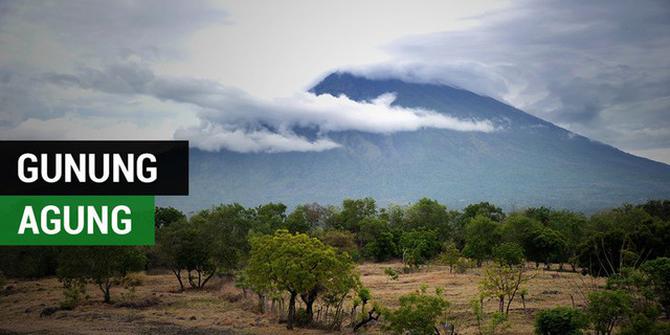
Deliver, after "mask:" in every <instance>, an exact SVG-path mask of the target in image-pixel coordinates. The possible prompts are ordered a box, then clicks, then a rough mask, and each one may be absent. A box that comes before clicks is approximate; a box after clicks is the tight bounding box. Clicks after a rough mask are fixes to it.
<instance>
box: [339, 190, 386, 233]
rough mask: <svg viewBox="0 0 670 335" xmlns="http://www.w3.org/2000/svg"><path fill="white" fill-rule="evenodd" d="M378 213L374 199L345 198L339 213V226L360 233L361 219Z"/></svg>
mask: <svg viewBox="0 0 670 335" xmlns="http://www.w3.org/2000/svg"><path fill="white" fill-rule="evenodd" d="M376 215H377V204H376V203H375V200H374V199H372V198H363V199H344V201H342V211H341V212H340V213H339V214H338V215H337V222H338V223H337V224H338V227H337V228H339V229H344V230H348V231H350V232H354V233H358V232H359V231H360V228H361V221H362V220H363V219H365V218H368V217H374V216H376Z"/></svg>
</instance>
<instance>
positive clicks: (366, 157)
mask: <svg viewBox="0 0 670 335" xmlns="http://www.w3.org/2000/svg"><path fill="white" fill-rule="evenodd" d="M311 91H312V92H313V93H315V94H332V95H340V94H344V95H346V96H348V97H349V98H351V99H353V100H357V101H362V100H371V99H374V98H376V97H377V96H379V95H381V94H383V93H387V92H395V93H396V96H397V98H396V100H395V101H394V104H396V105H400V106H405V107H422V108H426V109H430V110H434V111H437V112H440V113H446V114H448V115H451V116H454V117H458V118H468V119H471V118H472V119H480V120H481V119H489V120H493V121H494V122H495V123H496V124H498V125H502V126H501V127H500V129H499V130H498V131H495V132H491V133H482V132H458V131H453V130H445V129H422V130H418V131H412V132H397V133H393V134H372V133H364V132H357V131H343V132H336V133H330V134H329V137H330V138H331V139H333V140H334V141H336V142H338V143H340V144H341V145H342V147H341V148H338V149H333V150H327V151H323V152H289V153H236V152H228V151H223V152H218V153H217V152H205V151H201V150H197V149H192V150H191V156H190V196H188V197H160V198H158V200H157V203H158V204H159V205H163V206H167V205H170V206H175V207H177V208H180V209H183V210H186V211H193V210H197V209H202V208H207V207H210V206H212V205H214V204H218V203H230V202H239V203H242V204H244V205H247V206H252V205H258V204H261V203H267V202H283V203H285V204H287V205H289V206H295V205H297V204H301V203H308V202H318V203H321V204H338V203H340V202H341V201H342V199H344V198H347V197H350V198H357V197H366V196H371V197H373V198H375V199H376V200H377V201H378V203H379V204H381V205H386V204H389V203H396V204H407V203H408V202H413V201H416V200H418V199H419V198H421V197H430V198H434V199H437V200H439V201H440V202H442V203H444V204H446V205H447V206H448V207H450V208H461V207H463V206H466V205H467V204H470V203H474V202H479V201H491V202H494V203H496V204H498V205H500V206H502V207H503V208H505V209H508V210H510V209H514V208H522V207H528V206H539V205H544V206H551V207H554V208H568V209H574V210H580V211H585V212H593V211H596V210H598V209H602V208H607V207H612V206H618V205H620V204H622V203H624V202H633V203H637V202H643V201H646V200H648V199H652V198H669V197H670V166H668V165H666V164H662V163H659V162H655V161H652V160H648V159H645V158H641V157H637V156H633V155H630V154H628V153H625V152H623V151H620V150H618V149H616V148H614V147H612V146H609V145H606V144H602V143H599V142H596V141H592V140H590V139H588V138H586V137H583V136H580V135H576V134H574V133H571V132H570V131H567V130H565V129H563V128H560V127H558V126H555V125H554V124H552V123H550V122H547V121H544V120H541V119H539V118H537V117H534V116H532V115H530V114H527V113H525V112H523V111H521V110H519V109H516V108H514V107H512V106H509V105H507V104H504V103H502V102H500V101H497V100H495V99H492V98H490V97H485V96H481V95H477V94H475V93H472V92H469V91H466V90H462V89H458V88H454V87H449V86H445V85H435V84H417V83H408V82H403V81H401V80H397V79H367V78H363V77H359V76H355V75H352V74H349V73H333V74H331V75H329V76H328V77H326V78H325V79H323V81H321V82H320V83H319V84H317V85H316V86H315V87H314V88H312V90H311ZM308 133H309V131H308V130H306V131H305V134H308Z"/></svg>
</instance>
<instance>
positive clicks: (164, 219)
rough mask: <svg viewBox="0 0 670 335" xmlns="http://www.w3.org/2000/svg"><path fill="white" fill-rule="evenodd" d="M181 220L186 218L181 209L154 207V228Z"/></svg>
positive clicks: (157, 228)
mask: <svg viewBox="0 0 670 335" xmlns="http://www.w3.org/2000/svg"><path fill="white" fill-rule="evenodd" d="M181 220H186V215H184V213H182V211H180V210H178V209H176V208H174V207H156V212H155V214H154V221H155V226H156V230H159V229H161V228H163V227H167V226H168V225H170V224H171V223H173V222H177V221H181Z"/></svg>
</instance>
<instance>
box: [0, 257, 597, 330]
mask: <svg viewBox="0 0 670 335" xmlns="http://www.w3.org/2000/svg"><path fill="white" fill-rule="evenodd" d="M386 267H394V268H400V267H401V264H400V263H386V264H372V263H366V264H362V265H360V266H359V269H360V273H361V279H362V281H363V283H364V284H365V286H367V287H369V288H370V290H371V292H372V295H373V299H374V300H376V301H378V302H381V303H383V304H384V305H386V306H389V307H394V306H395V305H396V304H397V300H398V297H399V296H401V295H403V294H405V293H408V292H412V291H415V290H417V289H418V288H419V287H420V286H421V285H422V284H425V285H427V286H428V287H430V288H431V289H432V288H434V287H441V288H443V289H444V294H445V296H446V298H447V299H448V301H449V302H450V303H451V309H450V313H451V315H452V316H453V317H454V318H455V320H457V326H458V328H457V329H458V330H459V334H476V332H477V330H476V327H475V323H474V322H475V321H474V316H473V315H472V313H471V311H470V307H469V301H471V300H472V299H473V298H474V297H476V296H477V291H478V284H479V281H480V270H479V269H471V270H469V271H468V272H467V273H465V274H455V273H449V271H448V269H447V268H446V267H441V266H429V267H426V268H425V269H423V270H422V271H420V272H417V273H410V274H401V275H400V278H399V279H398V280H397V281H393V280H391V279H390V278H389V277H388V276H386V275H385V274H384V268H386ZM139 278H140V279H141V285H140V286H138V287H137V288H136V289H135V291H134V293H131V292H129V291H128V290H127V289H124V288H120V287H115V288H114V289H113V292H112V299H113V300H114V301H115V302H116V303H115V304H103V303H102V302H101V301H102V295H101V293H100V292H99V290H98V289H97V287H95V286H93V285H89V286H88V288H87V294H88V295H89V297H88V298H87V299H86V300H85V301H84V302H83V303H82V304H81V305H80V306H78V307H77V308H76V309H75V310H72V311H57V312H55V313H53V314H51V315H49V316H41V315H40V314H41V313H42V311H43V310H44V309H45V308H46V307H50V306H57V305H58V304H59V302H60V301H61V300H62V299H63V292H62V289H61V287H62V286H61V284H60V283H59V282H58V280H57V279H55V278H48V279H41V280H35V281H16V280H9V281H8V283H7V285H6V287H5V288H4V290H3V291H2V293H1V294H0V334H23V333H31V334H155V333H160V334H164V335H169V334H326V333H328V332H326V331H322V330H315V329H302V328H297V329H295V330H293V331H289V330H287V329H286V328H285V325H284V324H281V323H279V321H278V320H277V318H276V317H275V316H274V315H272V314H271V313H270V312H268V313H266V314H259V313H258V312H257V311H256V306H257V305H256V301H255V300H254V299H252V298H249V299H245V298H244V297H243V295H242V291H241V290H239V289H237V288H235V286H234V283H233V282H231V281H230V280H225V279H216V280H214V281H213V282H212V283H211V284H208V285H209V287H208V288H206V289H204V290H199V291H198V290H186V291H185V292H178V291H177V290H176V289H177V282H176V279H175V278H174V277H173V276H172V275H170V274H152V275H147V274H142V275H141V276H139ZM594 284H598V283H596V282H594V281H593V280H592V279H590V278H589V277H583V276H581V275H579V274H576V273H570V272H557V271H545V270H539V272H538V273H537V276H536V277H535V278H534V279H533V280H532V281H530V282H529V283H528V284H527V285H526V286H527V288H528V297H527V299H526V308H525V310H524V308H523V307H522V304H521V300H520V299H517V300H515V302H514V303H513V305H512V310H511V312H510V326H509V328H507V330H505V332H503V333H504V334H532V332H533V315H534V313H535V312H536V311H537V310H538V309H543V308H549V307H554V306H559V305H568V306H571V305H573V303H574V304H575V305H578V306H579V305H582V304H583V303H584V300H583V296H582V294H580V293H579V292H580V291H582V290H587V289H589V288H590V287H593V285H594ZM496 306H497V302H496V301H488V302H487V303H486V308H487V311H493V310H494V309H495V308H496ZM364 332H367V333H370V334H378V333H381V330H380V329H379V328H378V327H376V326H372V327H370V328H368V329H366V330H364V331H363V333H364ZM341 333H345V334H346V333H351V328H346V329H344V330H343V331H342V332H341Z"/></svg>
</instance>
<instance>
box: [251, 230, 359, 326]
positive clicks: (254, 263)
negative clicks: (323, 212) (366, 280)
mask: <svg viewBox="0 0 670 335" xmlns="http://www.w3.org/2000/svg"><path fill="white" fill-rule="evenodd" d="M246 273H247V276H248V279H249V284H250V286H251V287H252V288H253V289H254V290H255V291H256V292H258V293H261V294H267V293H270V292H272V291H275V290H279V291H286V292H288V294H289V311H288V323H287V327H288V328H289V329H292V328H293V325H294V322H295V319H296V308H295V303H296V298H297V297H298V296H301V297H302V298H303V300H305V304H306V306H307V307H306V315H307V322H311V320H312V318H313V311H312V308H313V303H314V301H316V298H317V296H318V294H319V293H321V292H323V291H327V290H337V291H339V292H342V291H347V292H348V291H349V290H351V289H352V288H353V286H355V285H356V284H357V281H358V279H357V278H358V275H357V274H356V273H355V271H354V263H353V262H352V261H351V258H350V257H349V256H348V255H346V254H338V253H337V251H336V250H335V249H334V248H332V247H329V246H326V245H324V244H323V243H322V242H321V241H319V240H318V239H316V238H311V237H309V236H307V235H305V234H296V235H293V234H291V233H289V232H288V231H286V230H278V231H277V232H275V234H274V235H262V236H253V237H252V238H251V254H250V258H249V262H248V265H247V268H246ZM347 286H348V287H347Z"/></svg>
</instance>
